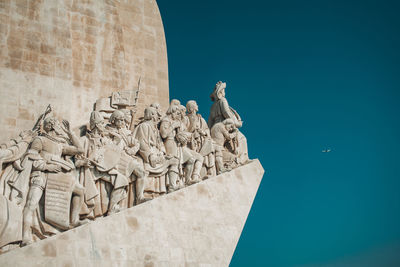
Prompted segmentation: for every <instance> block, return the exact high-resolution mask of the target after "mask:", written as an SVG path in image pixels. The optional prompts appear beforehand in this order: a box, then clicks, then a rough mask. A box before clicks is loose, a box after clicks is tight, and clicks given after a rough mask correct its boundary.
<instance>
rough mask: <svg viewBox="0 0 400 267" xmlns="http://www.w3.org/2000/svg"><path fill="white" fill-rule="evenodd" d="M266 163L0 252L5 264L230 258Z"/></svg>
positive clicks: (210, 262) (187, 262)
mask: <svg viewBox="0 0 400 267" xmlns="http://www.w3.org/2000/svg"><path fill="white" fill-rule="evenodd" d="M263 173H264V170H263V168H262V166H261V164H260V162H259V161H258V160H253V161H252V162H251V163H249V164H247V165H244V166H242V167H239V168H237V169H234V170H233V171H231V172H228V173H224V174H222V175H219V176H216V177H213V178H210V179H209V180H206V181H203V182H201V183H198V184H195V185H192V186H189V187H186V188H184V189H182V190H179V191H176V192H173V193H171V194H167V195H165V196H162V197H159V198H156V199H154V200H152V201H149V202H146V203H143V204H141V205H138V206H135V207H133V208H130V209H128V210H125V211H123V212H120V213H118V214H115V215H112V216H109V217H105V218H100V219H98V220H96V221H94V222H91V223H89V224H87V225H84V226H81V227H78V228H75V229H73V230H70V231H67V232H64V233H62V234H59V235H57V236H54V237H51V238H48V239H46V240H42V241H39V242H36V243H34V244H32V245H30V246H27V247H24V248H18V249H14V250H12V251H10V252H8V253H5V254H3V255H0V266H71V267H72V266H85V267H90V266H95V267H100V266H148V267H150V266H154V267H156V266H199V267H200V266H228V265H229V263H230V260H231V258H232V255H233V252H234V250H235V247H236V244H237V242H238V241H239V237H240V234H241V232H242V229H243V226H244V224H245V222H246V218H247V215H248V213H249V211H250V208H251V205H252V203H253V200H254V197H255V195H256V193H257V189H258V186H259V184H260V182H261V179H262V176H263Z"/></svg>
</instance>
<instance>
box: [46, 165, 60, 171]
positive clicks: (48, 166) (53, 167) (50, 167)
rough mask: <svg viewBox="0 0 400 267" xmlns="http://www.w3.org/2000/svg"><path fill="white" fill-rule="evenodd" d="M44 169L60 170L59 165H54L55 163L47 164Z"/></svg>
mask: <svg viewBox="0 0 400 267" xmlns="http://www.w3.org/2000/svg"><path fill="white" fill-rule="evenodd" d="M46 170H47V171H49V172H60V171H61V166H59V165H56V164H48V165H47V166H46Z"/></svg>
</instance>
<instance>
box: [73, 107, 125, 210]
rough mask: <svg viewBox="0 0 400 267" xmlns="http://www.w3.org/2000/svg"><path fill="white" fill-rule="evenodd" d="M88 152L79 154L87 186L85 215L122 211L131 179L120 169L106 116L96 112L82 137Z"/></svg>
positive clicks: (80, 180) (82, 179)
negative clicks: (121, 207) (105, 122)
mask: <svg viewBox="0 0 400 267" xmlns="http://www.w3.org/2000/svg"><path fill="white" fill-rule="evenodd" d="M82 143H83V147H84V154H82V155H80V156H78V157H77V160H76V163H75V164H76V166H77V167H80V168H79V182H80V183H81V184H82V185H83V186H84V187H85V189H86V190H85V204H86V207H85V208H83V209H82V210H81V215H82V216H84V217H89V218H95V217H99V216H103V215H106V214H108V213H110V214H111V213H113V212H116V211H118V210H119V206H117V205H118V204H119V203H120V202H121V201H122V200H123V199H125V198H126V197H127V193H126V191H127V187H128V186H129V179H128V177H127V176H126V175H124V174H122V173H120V172H119V171H118V169H117V165H118V160H119V157H120V154H121V151H120V148H118V147H117V146H116V145H115V144H114V143H113V142H112V140H111V139H110V138H109V137H108V132H107V131H106V129H105V125H104V121H103V117H102V115H101V114H100V113H99V112H97V111H93V112H92V114H91V116H90V130H89V131H88V132H87V134H86V136H84V137H83V140H82Z"/></svg>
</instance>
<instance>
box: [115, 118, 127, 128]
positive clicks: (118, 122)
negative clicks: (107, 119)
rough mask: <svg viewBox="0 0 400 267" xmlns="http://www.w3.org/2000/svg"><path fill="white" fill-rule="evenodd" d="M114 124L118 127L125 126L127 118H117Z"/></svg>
mask: <svg viewBox="0 0 400 267" xmlns="http://www.w3.org/2000/svg"><path fill="white" fill-rule="evenodd" d="M114 125H115V127H117V128H118V129H121V128H124V127H125V118H115V119H114Z"/></svg>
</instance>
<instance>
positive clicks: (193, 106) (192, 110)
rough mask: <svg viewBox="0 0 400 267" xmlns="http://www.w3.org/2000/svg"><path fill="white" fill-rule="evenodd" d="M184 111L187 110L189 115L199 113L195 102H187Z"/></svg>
mask: <svg viewBox="0 0 400 267" xmlns="http://www.w3.org/2000/svg"><path fill="white" fill-rule="evenodd" d="M186 109H187V112H188V113H189V114H191V113H196V112H197V111H199V106H198V105H197V103H196V101H194V100H189V101H188V102H187V103H186Z"/></svg>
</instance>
